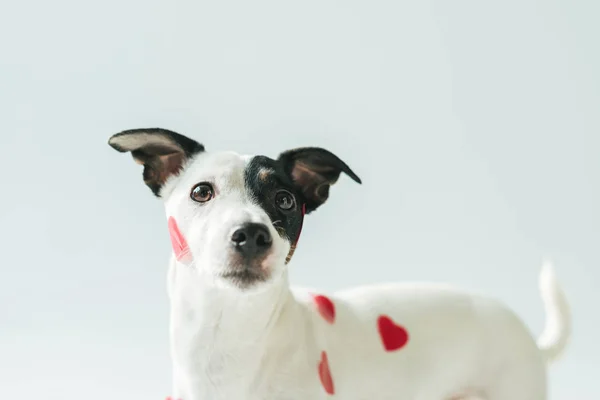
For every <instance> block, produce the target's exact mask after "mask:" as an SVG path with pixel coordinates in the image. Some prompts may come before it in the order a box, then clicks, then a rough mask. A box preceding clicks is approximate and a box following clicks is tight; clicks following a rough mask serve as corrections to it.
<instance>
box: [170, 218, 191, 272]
mask: <svg viewBox="0 0 600 400" xmlns="http://www.w3.org/2000/svg"><path fill="white" fill-rule="evenodd" d="M169 236H170V237H171V246H173V252H174V253H175V258H177V261H183V262H190V261H192V254H191V253H190V247H189V246H188V244H187V242H186V240H185V238H184V237H183V235H182V234H181V231H180V230H179V227H178V226H177V221H175V218H173V217H169Z"/></svg>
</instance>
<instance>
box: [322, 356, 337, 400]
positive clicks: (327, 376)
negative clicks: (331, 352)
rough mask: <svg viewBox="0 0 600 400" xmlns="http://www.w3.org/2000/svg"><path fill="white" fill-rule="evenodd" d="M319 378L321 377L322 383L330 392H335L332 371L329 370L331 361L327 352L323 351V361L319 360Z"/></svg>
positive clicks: (326, 390)
mask: <svg viewBox="0 0 600 400" xmlns="http://www.w3.org/2000/svg"><path fill="white" fill-rule="evenodd" d="M319 378H320V379H321V385H323V389H325V392H327V393H328V394H333V393H334V391H333V379H331V371H330V370H329V361H328V360H327V353H325V352H324V351H322V352H321V361H320V362H319Z"/></svg>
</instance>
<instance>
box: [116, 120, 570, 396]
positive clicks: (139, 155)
mask: <svg viewBox="0 0 600 400" xmlns="http://www.w3.org/2000/svg"><path fill="white" fill-rule="evenodd" d="M109 144H110V146H112V147H113V148H114V149H116V150H118V151H119V152H131V154H132V155H133V158H134V159H135V161H136V162H138V163H139V164H142V165H143V167H144V168H143V177H144V182H145V183H146V185H148V186H149V187H150V189H151V190H152V192H153V193H154V195H156V196H157V197H160V198H162V199H163V200H164V204H165V209H166V216H167V224H166V225H167V227H168V230H169V234H170V239H171V244H172V247H173V256H172V258H171V262H170V267H169V272H168V285H167V286H168V294H169V298H170V303H171V317H170V337H171V357H172V362H173V392H172V395H173V397H172V399H173V400H216V399H223V400H264V399H269V400H318V399H329V398H332V399H336V398H337V399H343V400H388V399H389V400H392V399H394V400H459V399H460V400H467V399H481V400H545V399H547V382H546V365H547V364H548V363H549V362H550V361H552V360H554V359H555V358H556V357H557V356H559V354H560V353H561V352H562V351H563V349H564V348H565V346H566V344H567V341H568V337H569V333H570V312H569V307H568V304H567V301H566V298H565V295H564V293H563V291H562V290H561V288H560V287H559V285H558V282H557V280H556V278H555V276H554V273H553V271H552V268H551V267H550V265H545V266H544V267H543V268H542V272H541V274H540V282H539V283H540V291H541V296H542V299H543V302H544V306H545V311H546V318H547V322H546V328H545V331H544V333H543V334H542V335H541V337H540V338H539V339H538V340H537V342H536V340H535V339H534V338H533V337H532V335H531V334H530V332H529V331H528V329H527V327H526V326H525V325H524V323H523V322H522V321H521V320H520V319H519V318H518V317H517V316H516V315H515V314H514V313H513V312H512V311H511V310H509V309H508V308H507V307H505V306H504V305H502V304H500V303H499V302H497V301H495V300H493V299H489V298H486V297H483V296H479V295H474V294H469V293H466V292H463V291H460V290H458V289H453V288H452V287H449V286H445V285H434V284H382V285H374V286H365V287H359V288H355V289H349V290H344V291H340V292H336V293H330V294H326V293H322V292H316V291H309V290H304V289H297V288H290V285H289V280H288V266H287V265H288V262H289V261H290V259H291V257H292V254H293V252H294V249H295V247H296V243H297V241H298V238H299V236H300V231H301V228H302V222H303V220H304V216H305V214H309V213H311V212H313V211H315V210H316V209H317V208H319V207H320V206H321V205H322V204H323V203H324V202H325V201H326V200H327V198H328V197H329V190H330V187H331V185H333V184H334V183H335V182H336V181H337V180H338V178H339V176H340V174H341V173H342V172H344V173H345V174H346V175H348V176H349V177H350V178H352V179H353V180H354V181H356V182H358V183H361V181H360V179H359V177H358V176H357V175H356V174H355V173H354V172H353V171H352V170H351V169H350V168H349V167H348V165H346V163H344V162H343V161H342V160H341V159H339V158H338V157H337V156H335V155H334V154H332V153H331V152H329V151H327V150H325V149H322V148H315V147H306V148H297V149H293V150H289V151H286V152H283V153H282V154H280V155H279V157H278V158H277V159H271V158H269V157H265V156H241V155H238V154H236V153H233V152H217V153H211V152H206V151H205V150H204V146H203V145H201V144H200V143H198V142H196V141H195V140H193V139H190V138H188V137H185V136H183V135H180V134H178V133H175V132H172V131H169V130H165V129H158V128H153V129H133V130H128V131H124V132H121V133H118V134H116V135H113V136H112V137H111V138H110V140H109Z"/></svg>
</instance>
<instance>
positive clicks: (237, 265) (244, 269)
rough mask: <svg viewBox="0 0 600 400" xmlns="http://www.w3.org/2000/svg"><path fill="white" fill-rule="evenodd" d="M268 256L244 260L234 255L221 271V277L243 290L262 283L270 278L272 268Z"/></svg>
mask: <svg viewBox="0 0 600 400" xmlns="http://www.w3.org/2000/svg"><path fill="white" fill-rule="evenodd" d="M268 258H269V257H261V258H259V259H255V260H244V259H242V258H237V257H234V259H232V260H231V263H230V264H229V265H228V266H227V268H226V269H225V270H224V271H223V272H222V273H221V278H222V279H223V280H225V282H226V283H227V284H229V285H231V286H234V287H236V288H238V289H243V290H246V289H250V288H256V287H259V286H261V285H264V284H266V283H268V282H269V281H270V280H271V278H272V268H271V265H269V264H270V263H268Z"/></svg>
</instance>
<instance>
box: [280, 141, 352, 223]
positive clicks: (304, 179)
mask: <svg viewBox="0 0 600 400" xmlns="http://www.w3.org/2000/svg"><path fill="white" fill-rule="evenodd" d="M278 161H279V162H280V163H281V164H282V165H283V168H284V170H285V172H286V173H287V174H288V176H289V177H290V179H291V180H292V181H293V182H294V184H295V185H296V187H297V189H298V190H299V191H300V192H301V193H302V195H303V196H304V200H305V202H306V203H305V204H306V213H307V214H308V213H310V212H311V211H314V210H316V209H317V208H318V207H319V206H320V205H321V204H323V203H324V202H325V201H326V200H327V198H328V197H329V188H330V187H331V185H333V184H334V183H335V182H337V180H338V178H339V177H340V174H341V173H342V172H344V173H345V174H347V175H348V176H349V177H350V178H352V179H353V180H354V181H355V182H357V183H362V182H361V180H360V178H359V177H358V176H357V175H356V174H355V173H354V172H353V171H352V170H351V169H350V167H348V166H347V165H346V163H345V162H343V161H342V160H340V159H339V158H338V157H337V156H336V155H335V154H333V153H331V152H330V151H328V150H325V149H321V148H319V147H303V148H299V149H293V150H288V151H286V152H284V153H281V154H280V155H279V158H278Z"/></svg>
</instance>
